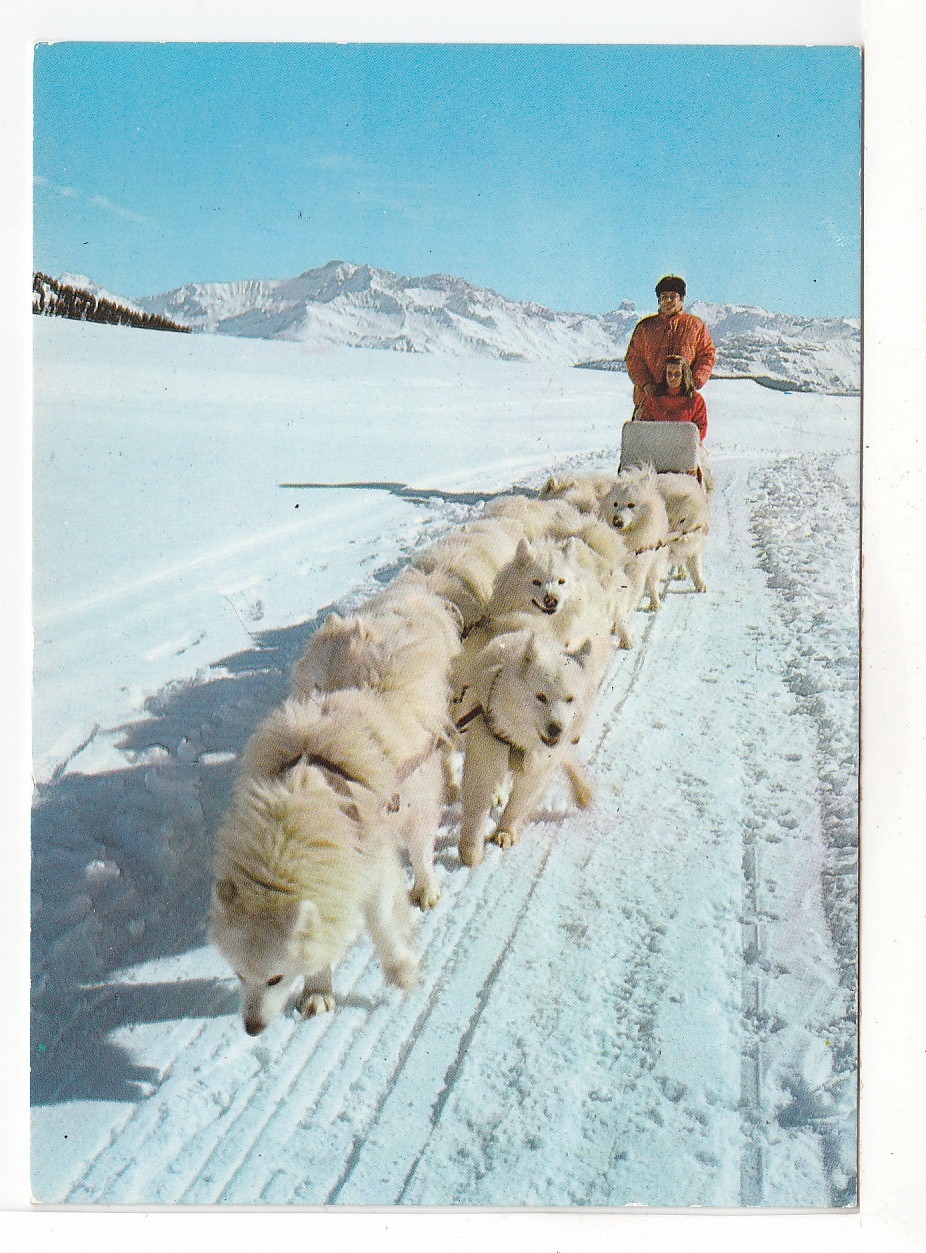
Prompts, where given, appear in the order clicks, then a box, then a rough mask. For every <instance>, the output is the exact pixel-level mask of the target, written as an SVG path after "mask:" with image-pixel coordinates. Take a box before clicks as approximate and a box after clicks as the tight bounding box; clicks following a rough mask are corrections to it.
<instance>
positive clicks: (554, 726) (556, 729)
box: [547, 722, 563, 740]
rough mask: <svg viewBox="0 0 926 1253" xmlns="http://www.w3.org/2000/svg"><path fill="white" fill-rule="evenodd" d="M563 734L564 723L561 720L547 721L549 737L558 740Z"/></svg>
mask: <svg viewBox="0 0 926 1253" xmlns="http://www.w3.org/2000/svg"><path fill="white" fill-rule="evenodd" d="M562 734H563V725H562V723H561V722H548V723H547V738H548V739H550V740H558V739H559V737H560V736H561V735H562Z"/></svg>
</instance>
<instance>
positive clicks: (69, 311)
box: [32, 270, 191, 334]
mask: <svg viewBox="0 0 926 1253" xmlns="http://www.w3.org/2000/svg"><path fill="white" fill-rule="evenodd" d="M32 312H33V313H40V314H44V315H45V316H46V317H52V318H74V319H76V320H77V321H78V322H108V323H110V324H112V325H113V326H137V327H141V328H142V329H143V330H148V331H181V332H184V333H186V334H189V333H190V329H191V328H190V327H189V326H181V325H180V323H179V322H173V321H171V319H170V318H165V317H162V316H161V315H160V314H157V313H144V312H142V311H141V310H140V309H130V308H128V306H127V305H120V304H117V303H116V301H115V300H107V299H106V298H105V297H103V296H94V295H93V293H92V292H88V291H84V290H83V288H81V287H72V286H71V285H70V284H69V283H60V282H59V281H58V280H57V279H56V278H51V277H50V276H49V275H48V274H42V273H41V271H39V270H36V271H35V272H34V273H33V275H32Z"/></svg>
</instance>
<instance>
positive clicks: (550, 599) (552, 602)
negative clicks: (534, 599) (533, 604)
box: [543, 592, 559, 609]
mask: <svg viewBox="0 0 926 1253" xmlns="http://www.w3.org/2000/svg"><path fill="white" fill-rule="evenodd" d="M543 603H544V604H545V605H546V606H547V608H548V609H555V608H556V606H557V605H558V604H559V597H558V596H554V594H553V593H552V592H547V593H546V595H545V596H544V598H543Z"/></svg>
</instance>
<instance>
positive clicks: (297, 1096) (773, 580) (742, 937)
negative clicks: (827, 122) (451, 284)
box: [32, 319, 858, 1207]
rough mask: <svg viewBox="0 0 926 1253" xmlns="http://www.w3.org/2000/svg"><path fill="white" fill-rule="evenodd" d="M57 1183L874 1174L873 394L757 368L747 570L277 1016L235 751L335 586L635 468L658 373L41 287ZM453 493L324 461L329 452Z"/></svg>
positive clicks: (657, 1199)
mask: <svg viewBox="0 0 926 1253" xmlns="http://www.w3.org/2000/svg"><path fill="white" fill-rule="evenodd" d="M35 332H36V401H35V509H36V518H35V589H34V593H35V631H36V657H35V708H34V756H35V773H36V779H37V787H36V794H35V807H34V821H33V992H34V1019H33V1038H32V1044H33V1142H32V1186H33V1190H34V1193H35V1195H36V1197H37V1198H38V1199H39V1200H41V1201H47V1202H70V1203H77V1204H95V1203H101V1202H106V1203H114V1204H144V1205H155V1204H215V1203H235V1204H262V1205H291V1204H297V1205H307V1206H318V1205H326V1204H337V1205H342V1206H358V1205H361V1206H362V1205H376V1206H388V1205H395V1204H404V1205H416V1206H448V1205H459V1206H506V1207H513V1206H533V1207H548V1206H587V1207H621V1206H625V1205H629V1204H642V1205H647V1206H693V1205H699V1206H738V1205H748V1206H777V1207H786V1206H795V1207H820V1206H846V1205H851V1204H853V1203H854V1202H855V1178H856V1174H855V1169H856V1145H855V1098H856V1066H855V1062H856V1030H855V1012H854V1010H855V958H856V791H857V789H856V770H857V751H856V750H857V737H856V722H857V596H858V569H857V564H858V465H857V450H858V403H857V401H853V400H850V399H846V398H835V397H824V396H818V395H813V394H793V395H787V394H780V393H776V392H771V391H769V390H767V389H763V388H760V387H758V386H756V385H755V384H752V383H749V382H715V383H712V384H710V385H709V387H708V389H707V392H706V398H707V401H708V406H709V411H710V421H711V429H710V434H709V437H708V438H709V445H710V448H711V454H712V465H713V467H714V469H715V472H716V477H717V484H718V486H717V491H716V494H715V498H714V506H713V519H712V533H711V537H710V541H709V548H708V555H707V559H706V571H707V577H708V582H709V584H710V590H709V592H708V594H707V595H705V596H697V595H694V594H693V593H691V592H690V591H689V590H687V589H686V588H681V589H679V588H675V589H673V590H672V591H671V593H670V595H669V597H668V598H667V601H666V604H665V605H664V608H663V610H662V611H661V612H660V613H659V614H658V615H655V616H653V615H647V614H642V613H641V614H640V615H639V621H638V623H637V626H636V631H635V634H636V636H637V640H638V643H637V647H636V649H634V650H633V651H632V652H629V653H619V654H616V655H615V659H614V663H613V665H612V668H611V671H610V673H609V676H608V679H607V681H606V683H605V685H604V688H603V690H602V692H601V695H600V697H599V700H598V704H597V706H596V711H595V716H594V718H593V720H592V722H591V724H590V726H589V728H588V730H587V732H586V737H585V741H584V744H583V748H584V752H585V756H586V759H587V760H588V762H589V763H590V766H591V768H592V771H593V773H594V775H595V777H596V779H597V784H598V795H597V800H596V803H595V805H594V806H593V807H592V809H590V810H589V811H587V812H586V813H583V814H579V813H576V812H574V811H572V810H570V809H569V808H568V807H567V805H566V796H565V793H564V792H561V791H559V790H558V789H556V788H554V790H552V791H551V794H550V796H549V797H548V798H547V803H546V805H545V807H544V809H543V810H542V813H541V815H540V817H539V819H538V820H537V821H536V822H535V823H533V824H532V825H531V827H530V828H529V829H528V831H527V833H526V835H525V838H524V839H523V841H522V842H521V843H520V844H518V845H517V846H515V848H514V849H512V850H511V851H509V852H506V853H502V852H501V851H500V850H498V849H494V848H493V849H491V850H490V851H489V854H488V856H487V858H486V862H485V863H484V864H483V865H482V866H481V867H480V868H479V869H478V870H476V871H469V870H465V869H463V868H462V867H460V865H459V863H458V861H457V858H456V853H455V831H454V819H455V814H454V813H453V812H448V814H447V816H446V821H445V825H444V827H443V828H442V832H441V837H440V840H439V864H440V869H441V874H442V877H443V887H444V892H443V897H442V899H441V901H440V904H439V905H438V907H437V908H436V909H435V910H434V911H433V913H431V914H429V915H427V916H425V917H423V918H422V921H421V937H422V941H423V945H424V950H425V961H424V966H423V977H422V981H421V985H420V986H419V987H418V988H417V989H416V990H415V991H414V992H413V993H412V994H410V995H409V996H408V997H406V998H404V999H403V998H402V997H401V996H399V995H398V994H397V993H393V992H391V991H389V990H387V989H386V988H385V987H384V985H383V982H382V979H381V976H380V974H379V971H378V968H377V966H376V963H375V961H374V959H373V958H372V954H371V952H370V949H369V947H368V945H367V943H366V941H360V942H358V943H357V945H356V946H355V947H354V948H353V949H352V950H351V952H350V953H349V954H348V956H347V958H346V960H345V961H344V963H343V964H342V966H341V967H340V968H339V970H338V971H337V972H336V979H335V982H336V989H337V991H338V993H339V999H340V1006H339V1009H338V1011H337V1013H336V1014H335V1015H334V1016H332V1017H328V1018H324V1019H321V1020H313V1021H310V1022H300V1021H297V1020H295V1019H294V1018H282V1019H279V1020H277V1021H276V1022H275V1023H274V1024H273V1025H272V1026H271V1028H270V1029H268V1031H267V1032H265V1033H264V1035H262V1036H261V1037H259V1038H258V1039H257V1040H252V1039H249V1038H248V1037H246V1036H245V1034H244V1032H243V1030H242V1028H241V1025H240V1021H239V1019H238V1018H237V1016H236V989H235V987H234V986H233V980H232V978H231V976H230V972H229V971H227V970H226V969H225V968H224V967H223V964H222V962H221V960H220V959H219V958H218V956H217V955H216V954H215V953H213V952H212V951H211V950H210V949H209V948H208V946H207V945H206V942H205V937H204V921H205V911H206V903H207V898H208V858H209V848H210V841H211V835H212V831H213V830H214V827H215V824H216V821H217V819H218V818H219V816H220V815H221V812H222V810H223V808H224V805H225V802H226V799H227V796H228V789H229V786H230V782H231V778H232V774H233V762H234V755H235V753H236V752H237V751H238V749H239V748H240V747H241V745H242V743H243V741H244V739H245V738H246V736H247V735H248V733H249V731H250V730H251V729H252V727H253V725H254V723H255V721H256V720H257V718H258V717H259V716H260V715H261V714H262V713H263V712H264V711H265V710H266V709H267V708H268V707H269V706H271V705H272V704H273V703H275V702H276V701H277V700H278V699H279V698H280V697H281V695H282V694H283V691H284V687H285V680H286V674H287V671H288V668H289V666H290V664H291V663H292V661H293V660H294V658H295V657H296V655H297V654H298V652H299V650H300V648H301V646H302V644H303V642H304V640H305V638H306V636H307V635H308V633H309V632H310V631H311V630H312V629H313V628H314V627H315V626H316V625H317V624H318V623H319V622H320V621H321V620H322V619H323V617H324V616H325V614H326V613H327V611H328V610H329V609H330V608H332V607H339V608H344V607H349V606H351V605H354V604H357V603H359V602H360V601H361V600H362V599H363V598H364V597H365V596H366V595H368V594H369V593H370V592H372V591H373V590H375V589H376V588H378V587H380V586H381V585H382V584H383V583H384V582H386V581H388V580H389V579H390V578H391V577H392V575H393V574H394V573H395V571H396V570H397V569H399V568H400V567H401V565H402V564H403V563H404V562H405V561H406V560H407V559H408V558H409V556H410V555H411V554H412V553H414V552H416V551H418V550H419V549H420V548H421V547H423V546H424V545H426V544H427V543H429V542H430V541H431V540H432V539H433V538H435V537H436V536H437V535H439V534H440V533H441V532H442V531H443V530H445V529H446V528H447V527H449V526H452V525H454V524H456V523H458V522H459V521H461V520H462V519H464V518H465V517H467V516H469V514H470V512H471V511H472V509H473V508H474V507H476V505H475V502H476V501H478V500H479V499H482V498H483V496H485V495H489V494H491V493H493V492H497V491H501V490H504V489H506V488H509V487H510V486H511V485H512V484H523V485H525V486H537V485H538V484H539V483H540V482H541V481H542V479H543V477H545V475H546V473H547V472H549V471H552V470H563V469H566V468H569V467H574V468H577V469H579V468H596V469H598V468H603V467H609V466H611V465H612V463H613V458H614V451H613V450H614V448H615V446H616V442H617V437H618V427H619V423H620V421H621V419H622V417H623V416H624V415H626V413H627V411H628V409H629V396H628V382H627V379H626V378H625V377H623V376H621V375H615V374H607V373H601V374H599V373H596V372H593V371H585V370H568V369H563V368H560V367H551V366H524V365H505V364H499V363H491V362H487V363H479V362H471V361H467V362H461V361H459V360H455V361H446V360H441V359H438V358H429V357H418V356H402V355H399V354H387V353H375V352H363V351H356V350H355V351H351V350H342V351H337V352H332V353H329V354H312V353H309V352H307V351H306V350H304V349H302V348H300V347H299V346H296V345H287V344H274V343H264V342H258V341H240V340H237V341H235V340H224V339H221V338H218V337H206V336H173V335H166V334H156V333H152V332H140V331H133V330H127V329H121V328H109V327H94V326H89V325H83V324H74V323H67V322H63V321H57V320H51V319H35ZM365 481H371V482H378V483H404V484H409V485H411V486H412V487H416V488H421V489H430V490H424V491H421V492H419V494H418V495H417V496H415V495H414V494H413V495H412V496H411V497H410V496H409V495H408V494H407V493H401V492H396V491H391V490H388V489H379V490H371V489H361V488H358V489H348V490H335V489H332V490H328V491H322V490H315V489H297V488H291V487H280V486H279V484H281V483H291V482H365Z"/></svg>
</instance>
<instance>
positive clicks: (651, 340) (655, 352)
mask: <svg viewBox="0 0 926 1253" xmlns="http://www.w3.org/2000/svg"><path fill="white" fill-rule="evenodd" d="M656 296H657V297H658V299H659V312H658V313H653V314H650V315H649V317H646V318H641V319H640V321H639V322H638V323H637V324H636V326H635V327H634V328H633V334H632V335H631V337H630V343H629V344H628V346H627V355H626V357H625V361H626V364H627V373H628V374H629V375H630V377H631V379H632V380H633V403H634V407H635V408H636V407H637V406H638V405H640V404H642V403H643V401H644V400H645V399H646V397H647V396H649V395H651V394H652V392H654V391H655V390H656V385H657V384H658V383H659V381H660V380H661V379H662V377H663V368H664V366H665V361H666V358H667V357H684V359H685V360H686V361H687V362H688V364H689V365H690V366H691V373H692V377H693V379H694V385H695V387H696V388H697V389H700V388H702V387H703V386H704V384H705V383H706V382H707V380H708V379H709V378H710V377H711V371H712V370H713V368H714V359H715V358H716V356H717V353H716V351H715V350H714V342H713V340H712V339H711V333H710V331H709V330H708V329H707V327H706V326H705V324H704V323H703V322H702V321H701V319H700V318H698V317H695V315H694V314H693V313H685V312H684V309H683V306H684V302H685V280H684V279H683V278H679V277H678V275H677V274H666V275H665V277H664V278H661V279H660V280H659V282H658V283H657V284H656Z"/></svg>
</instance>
